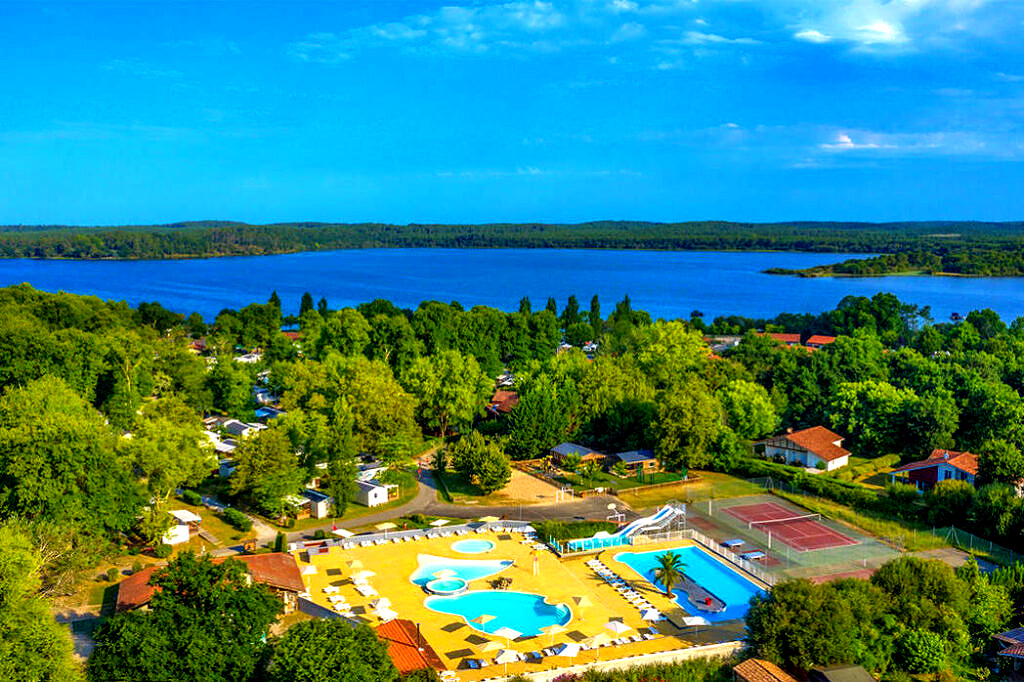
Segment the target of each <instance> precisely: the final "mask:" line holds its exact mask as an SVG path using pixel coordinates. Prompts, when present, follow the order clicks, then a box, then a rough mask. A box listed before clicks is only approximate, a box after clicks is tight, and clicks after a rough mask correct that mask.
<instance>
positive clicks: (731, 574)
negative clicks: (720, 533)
mask: <svg viewBox="0 0 1024 682" xmlns="http://www.w3.org/2000/svg"><path fill="white" fill-rule="evenodd" d="M666 551H672V552H675V553H676V554H679V555H680V556H681V557H682V559H683V563H684V564H685V568H684V569H683V571H684V572H685V573H686V575H687V576H689V577H690V579H691V580H693V581H694V582H695V583H697V584H698V585H700V586H701V587H703V588H704V589H705V590H707V591H708V592H710V593H711V594H713V595H715V596H716V597H718V598H719V599H721V600H722V601H723V602H725V611H723V612H722V613H706V612H704V611H700V610H698V609H697V608H696V607H695V606H694V605H693V604H691V603H690V600H689V598H688V597H687V596H686V593H685V592H684V591H683V590H679V589H675V590H672V591H673V592H674V593H675V595H676V602H677V603H678V604H679V605H680V606H682V607H683V609H685V610H686V612H687V613H689V614H690V615H693V616H703V617H704V618H707V619H708V620H710V621H713V622H717V621H722V620H732V619H734V618H743V617H744V616H745V615H747V611H748V610H750V598H751V597H753V596H754V595H755V594H761V592H762V590H761V589H760V588H759V587H758V586H757V585H755V584H754V583H752V582H750V581H749V580H747V579H746V578H744V577H743V576H742V575H740V574H739V573H737V572H736V571H733V570H732V569H730V568H729V567H728V566H725V565H724V564H722V563H721V562H719V561H717V560H715V559H712V558H711V557H710V556H708V555H707V554H706V553H705V552H704V551H703V550H702V549H700V548H699V547H694V546H692V545H690V546H686V547H676V548H673V549H671V550H655V551H653V552H623V553H622V554H616V555H615V558H616V559H617V560H618V561H621V562H622V563H624V564H626V565H627V566H629V567H630V568H632V569H633V570H634V571H636V572H637V573H639V574H640V575H642V576H643V577H644V578H645V579H646V580H647V581H648V582H650V583H652V584H654V585H657V586H658V589H664V588H662V586H661V584H660V583H659V582H658V581H657V580H655V579H654V571H655V570H656V569H657V568H658V556H660V555H662V554H664V553H665V552H666ZM622 577H624V578H625V577H626V576H625V575H623V576H622Z"/></svg>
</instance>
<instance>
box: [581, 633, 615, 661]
mask: <svg viewBox="0 0 1024 682" xmlns="http://www.w3.org/2000/svg"><path fill="white" fill-rule="evenodd" d="M611 641H612V638H611V637H609V636H608V635H606V634H604V633H603V632H599V633H597V634H596V635H594V636H593V637H588V638H587V639H585V640H583V643H584V644H586V645H587V646H588V647H590V648H591V649H594V660H595V661H596V660H597V659H598V658H600V657H601V652H600V651H599V650H598V649H599V648H600V647H603V646H604V645H605V644H610V643H611Z"/></svg>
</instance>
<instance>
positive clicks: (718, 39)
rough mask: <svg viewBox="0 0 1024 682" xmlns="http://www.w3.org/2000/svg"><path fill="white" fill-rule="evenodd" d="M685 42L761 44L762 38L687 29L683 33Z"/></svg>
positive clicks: (691, 43)
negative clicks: (721, 34)
mask: <svg viewBox="0 0 1024 682" xmlns="http://www.w3.org/2000/svg"><path fill="white" fill-rule="evenodd" d="M683 42H684V43H688V44H690V45H710V44H714V43H717V44H728V43H732V44H734V45H759V44H760V43H761V41H760V40H754V39H753V38H726V37H725V36H720V35H717V34H715V33H703V32H701V31H687V32H686V33H685V34H684V35H683Z"/></svg>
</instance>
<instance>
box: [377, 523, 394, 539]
mask: <svg viewBox="0 0 1024 682" xmlns="http://www.w3.org/2000/svg"><path fill="white" fill-rule="evenodd" d="M374 528H376V529H377V530H382V531H384V537H387V536H388V531H389V530H393V529H395V528H398V525H397V524H394V523H391V522H390V521H385V522H384V523H378V524H377V525H376V526H374Z"/></svg>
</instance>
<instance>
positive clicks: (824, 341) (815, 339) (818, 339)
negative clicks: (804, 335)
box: [804, 334, 836, 348]
mask: <svg viewBox="0 0 1024 682" xmlns="http://www.w3.org/2000/svg"><path fill="white" fill-rule="evenodd" d="M835 340H836V337H834V336H824V335H822V334H814V335H813V336H811V337H810V338H808V339H807V342H806V343H805V344H804V345H805V346H807V347H808V348H824V347H825V346H827V345H828V344H830V343H834V342H835Z"/></svg>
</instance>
